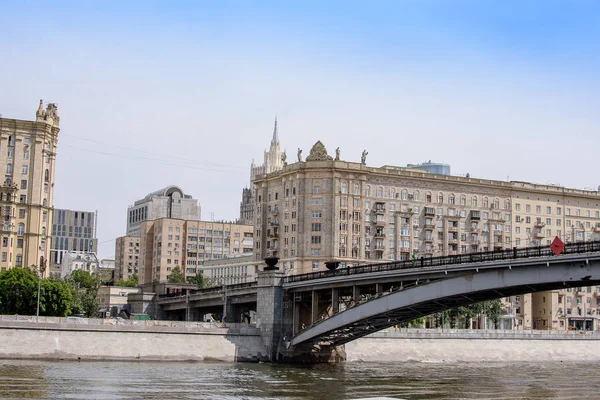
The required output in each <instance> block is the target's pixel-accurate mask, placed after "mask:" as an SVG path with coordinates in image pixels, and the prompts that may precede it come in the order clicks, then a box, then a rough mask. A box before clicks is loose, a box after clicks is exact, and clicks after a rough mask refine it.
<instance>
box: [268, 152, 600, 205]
mask: <svg viewBox="0 0 600 400" xmlns="http://www.w3.org/2000/svg"><path fill="white" fill-rule="evenodd" d="M301 154H302V153H301V151H299V154H298V158H299V159H300V158H301ZM366 155H368V153H367V152H366V151H364V152H363V155H362V160H361V162H351V161H343V160H341V159H339V148H338V150H337V151H336V158H335V159H334V158H333V157H331V156H329V155H328V154H327V151H326V150H325V146H323V144H322V143H321V142H320V141H318V142H317V143H315V145H314V146H313V148H312V149H311V151H310V154H309V156H308V157H307V158H306V160H305V161H298V162H295V163H293V164H286V165H285V166H284V167H283V169H282V170H280V171H275V172H272V173H270V174H261V175H258V176H257V177H256V180H260V179H265V178H267V177H269V178H276V177H278V176H281V175H286V174H289V173H295V172H298V171H301V170H307V169H335V170H347V171H349V172H353V173H359V174H366V175H369V174H372V175H378V176H396V177H403V178H409V179H410V178H415V179H424V180H431V181H435V182H448V183H454V184H465V185H472V186H494V187H496V188H499V189H506V190H521V191H527V192H538V193H545V194H555V195H570V196H587V197H593V198H595V199H600V190H587V189H574V188H567V187H564V186H560V185H548V184H536V183H531V182H524V181H499V180H493V179H481V178H474V177H471V176H470V174H467V175H466V176H458V175H438V174H432V173H430V172H426V171H424V170H421V169H416V168H406V167H399V166H391V165H384V166H382V167H370V166H367V165H366ZM598 189H600V186H599V187H598Z"/></svg>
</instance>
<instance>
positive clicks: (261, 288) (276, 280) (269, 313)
mask: <svg viewBox="0 0 600 400" xmlns="http://www.w3.org/2000/svg"><path fill="white" fill-rule="evenodd" d="M284 275H285V274H284V273H283V272H281V271H279V270H278V269H269V270H266V271H259V272H258V287H257V293H256V294H257V298H256V319H257V324H256V325H257V327H258V328H260V335H261V338H262V342H263V344H264V345H265V347H266V350H267V357H268V359H269V361H276V360H277V354H278V351H277V350H278V347H279V344H280V341H281V337H282V335H283V330H284V315H283V277H284Z"/></svg>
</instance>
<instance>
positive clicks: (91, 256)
mask: <svg viewBox="0 0 600 400" xmlns="http://www.w3.org/2000/svg"><path fill="white" fill-rule="evenodd" d="M64 257H69V258H71V259H72V260H74V261H89V262H98V256H97V255H96V253H91V252H86V251H66V252H65V254H64Z"/></svg>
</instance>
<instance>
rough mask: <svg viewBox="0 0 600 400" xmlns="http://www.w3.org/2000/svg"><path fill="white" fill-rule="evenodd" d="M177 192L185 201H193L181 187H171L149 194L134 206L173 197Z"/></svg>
mask: <svg viewBox="0 0 600 400" xmlns="http://www.w3.org/2000/svg"><path fill="white" fill-rule="evenodd" d="M175 192H178V193H179V194H180V195H181V198H183V199H191V198H192V196H191V195H189V194H185V193H184V192H183V189H181V188H180V187H179V186H175V185H170V186H167V187H165V188H162V189H159V190H156V191H154V192H151V193H148V194H147V195H146V196H144V198H143V199H141V200H137V201H136V202H135V203H134V205H139V204H142V203H145V202H147V201H150V200H152V199H153V198H155V197H169V196H171V195H173V193H175ZM130 207H131V206H130Z"/></svg>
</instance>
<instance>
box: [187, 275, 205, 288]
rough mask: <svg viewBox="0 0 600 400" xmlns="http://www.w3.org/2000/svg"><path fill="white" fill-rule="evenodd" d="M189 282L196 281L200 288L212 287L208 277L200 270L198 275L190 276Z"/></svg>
mask: <svg viewBox="0 0 600 400" xmlns="http://www.w3.org/2000/svg"><path fill="white" fill-rule="evenodd" d="M188 282H189V283H195V284H196V286H198V289H202V288H207V287H210V283H209V282H208V279H206V278H204V275H202V272H198V273H197V274H196V275H194V276H190V277H188Z"/></svg>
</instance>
